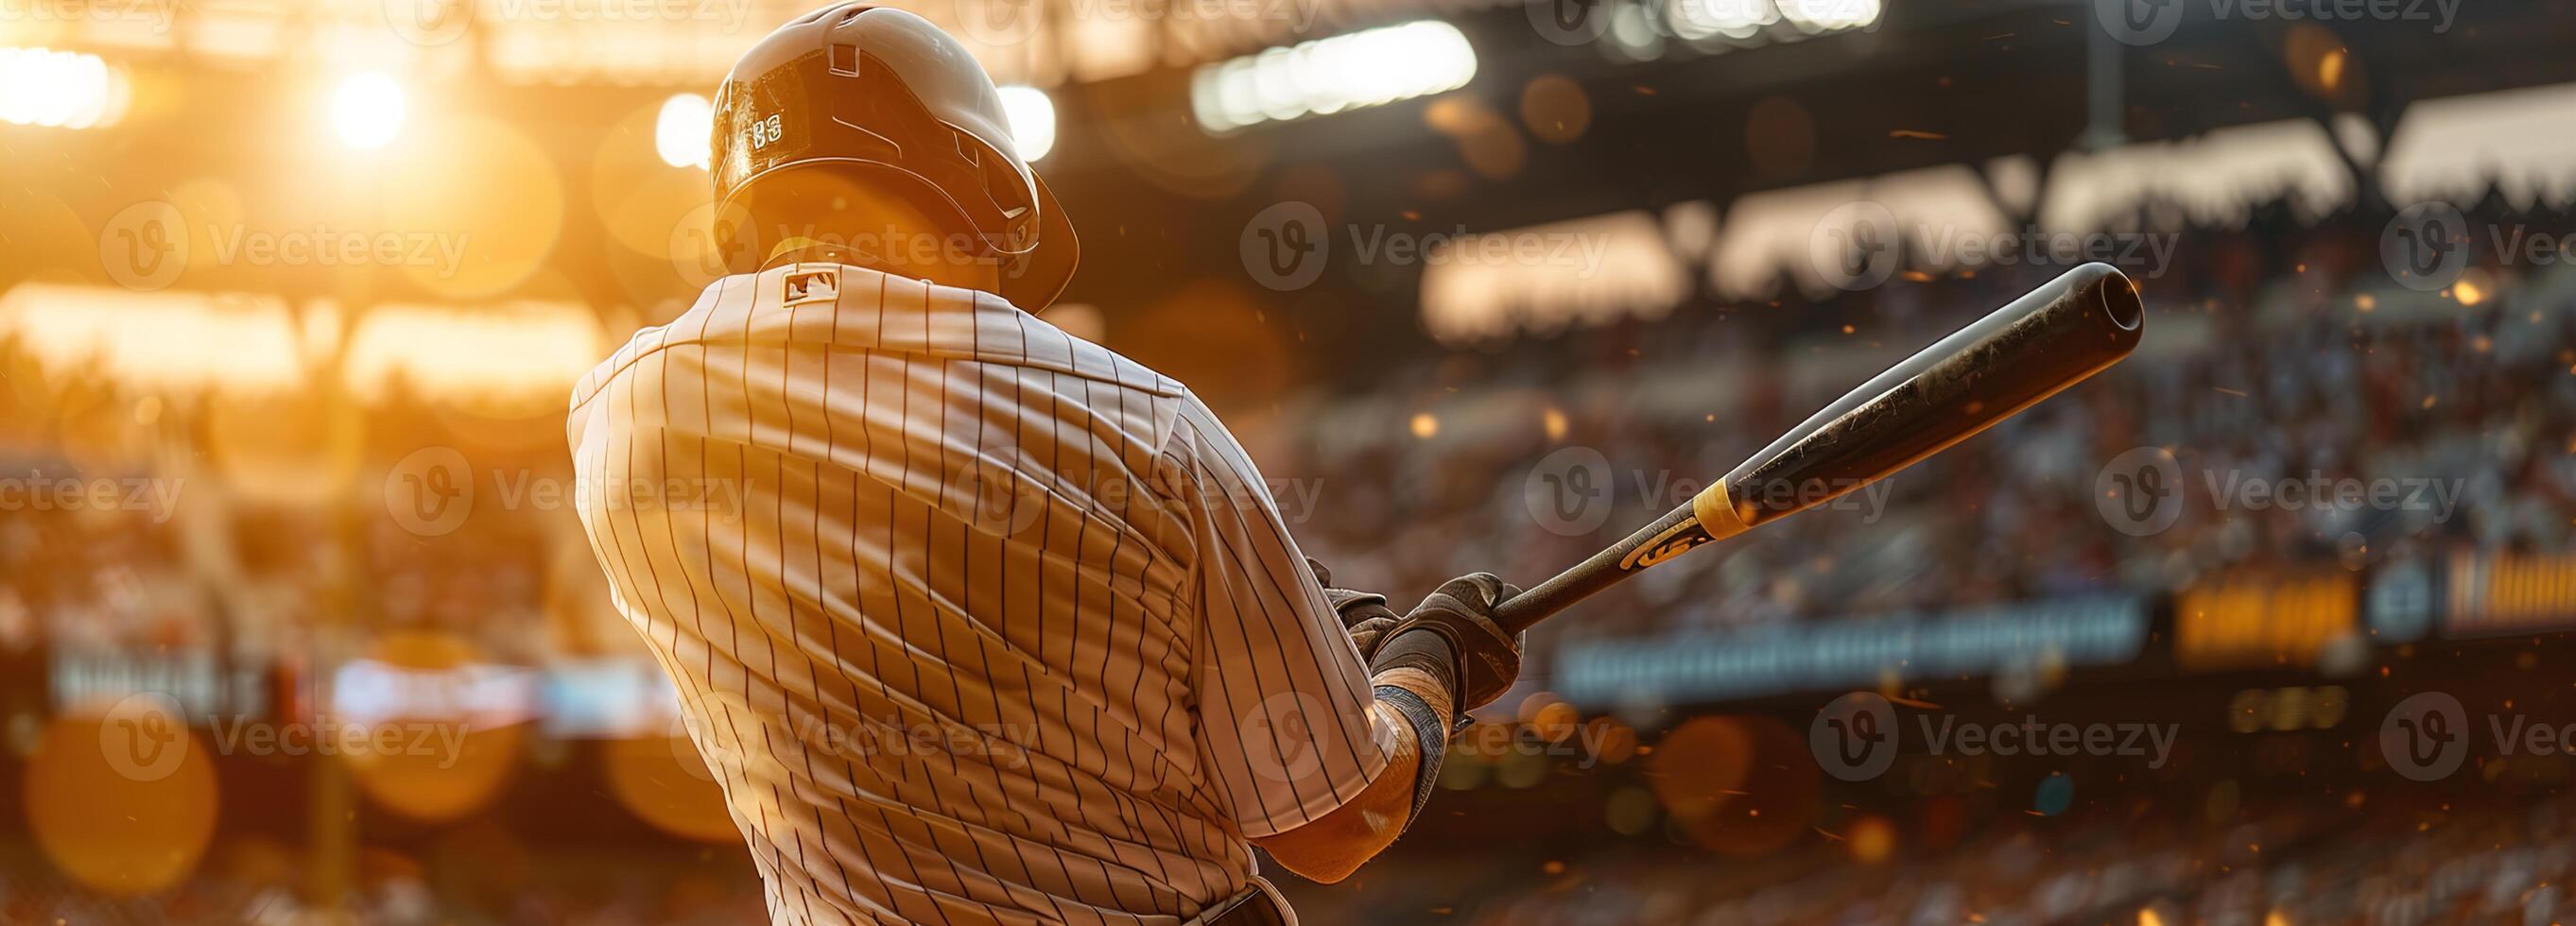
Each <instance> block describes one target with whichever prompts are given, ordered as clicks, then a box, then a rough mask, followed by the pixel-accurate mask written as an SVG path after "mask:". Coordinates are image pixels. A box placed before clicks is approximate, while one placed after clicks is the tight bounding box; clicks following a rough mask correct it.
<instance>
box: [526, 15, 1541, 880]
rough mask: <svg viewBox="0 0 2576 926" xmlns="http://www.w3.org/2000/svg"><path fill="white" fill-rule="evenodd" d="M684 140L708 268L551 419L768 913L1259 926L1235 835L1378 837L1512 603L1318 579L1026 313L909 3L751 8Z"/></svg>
mask: <svg viewBox="0 0 2576 926" xmlns="http://www.w3.org/2000/svg"><path fill="white" fill-rule="evenodd" d="M714 141H715V153H716V157H715V160H714V164H713V168H712V169H713V173H714V177H715V196H716V200H717V204H718V220H717V227H716V240H717V242H718V244H719V246H720V249H721V251H722V253H723V254H724V256H725V259H726V261H727V262H728V263H729V264H730V269H731V270H732V271H733V272H734V274H735V275H733V276H728V277H725V278H723V279H722V280H719V281H717V282H716V283H715V284H714V285H712V286H709V287H708V288H707V289H706V291H705V292H704V293H703V294H702V295H701V296H700V297H699V299H698V301H697V304H696V305H695V306H694V307H692V308H691V309H689V310H688V312H687V313H685V314H683V315H681V316H680V317H679V318H678V319H676V320H674V321H672V322H671V323H670V324H667V325H663V326H661V327H658V328H651V329H647V330H644V331H642V332H640V333H638V334H637V335H636V336H635V338H634V339H633V340H632V341H630V342H629V343H627V344H626V345H625V346H624V347H622V348H620V349H619V350H618V351H617V352H616V354H615V355H614V356H611V357H610V358H608V360H607V361H606V362H604V363H602V364H601V365H600V366H599V368H598V369H596V370H594V371H592V372H591V373H590V374H589V375H588V376H586V377H584V378H583V379H582V381H581V383H580V384H579V386H578V387H576V389H575V391H574V394H573V397H572V410H571V417H570V421H569V423H568V430H569V436H570V439H571V444H572V452H573V455H574V457H575V460H576V463H577V467H578V472H579V474H580V476H581V481H582V485H583V486H584V491H583V492H581V493H580V499H579V511H580V513H581V517H582V523H583V525H584V527H585V529H586V530H587V531H588V534H589V537H590V540H591V545H592V549H593V551H594V552H595V553H596V554H597V555H598V557H599V561H600V565H601V567H602V568H603V569H604V570H605V571H606V573H607V576H608V578H609V581H610V586H611V588H612V589H613V593H614V596H615V602H616V605H617V607H618V609H619V610H620V611H621V612H622V613H623V614H625V615H626V617H627V618H628V619H629V620H630V621H631V622H632V623H633V624H634V626H635V629H636V630H637V632H638V633H640V634H641V635H642V636H643V638H644V640H645V641H646V642H647V644H648V645H649V648H650V649H651V651H652V652H653V654H654V656H655V658H656V659H657V660H659V661H660V663H661V664H662V667H663V669H664V670H666V671H667V672H669V673H670V676H671V679H672V680H673V682H674V683H676V685H677V688H678V690H679V692H680V694H681V700H682V714H683V716H684V718H685V720H686V721H687V724H688V729H689V733H690V736H691V738H692V739H693V740H694V741H695V743H696V745H697V748H698V749H699V750H700V752H702V753H703V754H704V755H705V757H706V760H707V765H708V767H709V769H710V770H712V771H713V772H714V773H715V776H716V778H717V780H718V781H719V782H720V783H721V784H722V785H723V788H724V794H725V799H726V802H727V804H728V807H729V809H730V811H731V813H732V815H733V818H734V821H735V823H736V824H737V825H738V826H739V827H740V828H741V830H742V834H743V837H744V839H745V840H746V841H747V842H748V843H749V845H750V847H751V850H752V854H753V857H754V858H755V860H756V861H757V862H758V866H759V868H760V872H761V875H762V878H763V880H764V881H765V882H766V888H767V890H766V896H767V904H768V911H769V916H770V918H771V919H772V920H773V921H774V922H778V923H800V924H801V923H825V924H839V923H937V924H950V926H966V924H980V923H1151V924H1179V923H1216V924H1272V923H1293V922H1294V921H1295V918H1294V916H1293V914H1291V913H1290V911H1289V910H1288V909H1287V907H1286V905H1285V904H1284V903H1283V902H1282V901H1281V900H1280V898H1279V896H1278V894H1277V892H1276V891H1275V890H1273V889H1272V888H1271V887H1270V886H1269V885H1268V884H1267V883H1266V882H1264V881H1263V880H1262V879H1261V878H1259V877H1257V876H1256V874H1255V872H1254V863H1253V855H1252V846H1254V845H1259V846H1262V847H1264V848H1265V849H1267V850H1268V851H1269V852H1270V854H1271V856H1272V857H1273V858H1274V859H1276V860H1277V861H1278V862H1279V864H1281V865H1283V866H1285V867H1286V868H1288V869H1289V870H1291V871H1294V872H1297V873H1299V874H1302V875H1305V876H1307V877H1310V878H1313V879H1316V880H1319V881H1327V882H1329V881H1336V880H1339V879H1341V878H1342V877H1345V876H1347V875H1348V874H1349V873H1350V872H1351V871H1352V870H1353V869H1354V868H1356V867H1357V866H1359V865H1360V864H1361V863H1362V862H1364V861H1366V860H1367V859H1368V858H1369V857H1370V856H1372V855H1374V854H1376V853H1377V852H1378V851H1380V850H1381V849H1384V848H1385V847H1386V846H1387V844H1388V843H1389V842H1391V841H1392V840H1394V839H1395V837H1396V836H1397V835H1398V834H1399V833H1401V832H1402V831H1403V829H1404V827H1405V825H1406V823H1407V822H1408V821H1410V820H1411V819H1412V818H1413V817H1415V816H1416V815H1418V813H1419V811H1420V808H1421V806H1422V802H1423V800H1424V798H1425V797H1426V796H1427V795H1428V794H1429V792H1430V789H1431V786H1432V782H1433V780H1434V779H1435V777H1436V772H1437V770H1438V767H1439V763H1440V756H1441V749H1442V744H1443V742H1444V740H1445V733H1446V731H1447V730H1448V729H1449V727H1450V725H1451V722H1452V719H1453V718H1454V717H1456V716H1458V715H1459V714H1460V713H1461V712H1463V711H1465V710H1468V709H1471V708H1473V707H1476V706H1478V705H1481V704H1483V703H1485V702H1487V701H1490V700H1492V699H1493V698H1494V697H1496V696H1497V695H1498V694H1500V693H1501V692H1502V691H1503V690H1504V689H1505V688H1507V687H1509V686H1510V684H1511V682H1512V680H1513V677H1514V675H1515V674H1516V673H1517V672H1518V669H1519V664H1520V653H1519V644H1518V641H1517V640H1516V639H1515V638H1514V637H1513V636H1512V635H1510V634H1506V633H1504V632H1503V631H1501V630H1500V629H1499V628H1497V627H1496V626H1495V624H1494V623H1493V622H1492V621H1491V620H1490V619H1489V616H1488V615H1489V612H1490V611H1491V610H1492V608H1493V607H1494V605H1495V604H1496V603H1498V602H1499V601H1500V600H1502V599H1503V598H1505V597H1507V596H1508V595H1510V594H1512V593H1513V591H1514V590H1513V589H1510V588H1509V587H1507V586H1504V585H1503V584H1502V583H1501V582H1499V581H1497V580H1496V579H1495V578H1494V577H1492V576H1490V575H1483V574H1478V575H1473V576H1468V577H1464V578H1461V579H1456V580H1453V581H1451V582H1449V583H1447V584H1445V585H1443V586H1442V587H1441V588H1440V589H1438V590H1437V591H1435V592H1433V593H1432V594H1431V595H1429V596H1427V597H1425V598H1424V599H1423V601H1422V603H1421V604H1420V605H1419V606H1418V607H1416V608H1414V609H1413V610H1412V611H1411V612H1410V613H1409V614H1405V615H1401V616H1399V615H1397V614H1396V613H1395V612H1393V611H1392V610H1390V609H1389V608H1388V607H1387V606H1386V604H1385V599H1384V598H1383V597H1382V596H1378V595H1369V594H1362V593H1357V592H1350V591H1344V590H1337V589H1328V588H1326V587H1325V585H1326V583H1327V582H1328V581H1329V579H1328V577H1327V576H1326V575H1325V574H1324V572H1323V570H1322V569H1320V568H1318V567H1315V566H1313V565H1312V564H1310V562H1309V561H1308V560H1306V559H1305V558H1304V557H1303V556H1302V555H1301V554H1300V553H1299V552H1298V548H1297V544H1296V542H1295V541H1294V540H1292V539H1291V538H1290V537H1289V536H1288V532H1287V530H1286V529H1285V528H1284V527H1283V526H1282V525H1281V522H1280V518H1279V514H1278V511H1277V509H1276V506H1275V505H1274V503H1273V501H1272V499H1271V498H1270V496H1269V494H1268V492H1267V490H1266V489H1265V488H1264V483H1263V481H1262V478H1261V475H1260V472H1259V470H1258V469H1257V468H1255V467H1254V466H1253V463H1252V460H1251V459H1250V458H1249V457H1248V456H1247V455H1246V454H1245V453H1244V450H1243V448H1242V447H1240V446H1239V445H1237V443H1236V442H1235V440H1234V438H1233V437H1232V436H1231V435H1229V434H1227V433H1226V430H1225V428H1224V427H1223V426H1222V425H1220V424H1219V423H1218V422H1217V420H1216V418H1215V417H1214V416H1213V415H1212V414H1210V413H1209V411H1208V409H1207V408H1206V406H1204V405H1202V404H1201V403H1200V402H1199V400H1198V399H1197V398H1196V397H1194V396H1193V395H1191V393H1190V391H1189V390H1188V389H1187V388H1186V387H1185V386H1183V385H1182V384H1181V383H1178V382H1175V381H1173V380H1172V379H1170V378H1169V377H1165V376H1163V375H1161V374H1158V373H1156V372H1154V371H1153V370H1150V369H1147V368H1145V367H1144V366H1142V365H1139V364H1137V363H1135V362H1134V361H1131V360H1128V359H1127V358H1125V357H1121V356H1119V355H1117V354H1115V353H1112V352H1110V351H1109V350H1107V349H1104V348H1102V347H1100V346H1098V345H1095V344H1091V343H1088V342H1085V341H1083V340H1081V339H1078V338H1075V337H1072V336H1070V335H1068V334H1066V333H1065V332H1063V331H1060V330H1058V329H1056V328H1055V327H1054V326H1052V325H1049V324H1048V323H1047V322H1045V321H1044V320H1041V319H1040V318H1038V317H1037V316H1036V315H1035V314H1033V313H1035V312H1036V311H1037V310H1039V309H1041V308H1043V307H1044V306H1045V305H1046V304H1047V303H1048V302H1049V301H1051V300H1053V299H1054V298H1055V296H1056V294H1057V293H1058V292H1059V291H1060V290H1061V289H1062V288H1063V286H1064V284H1065V281H1066V279H1067V278H1068V277H1069V276H1070V275H1071V273H1072V270H1073V266H1074V262H1075V255H1076V245H1075V242H1074V237H1073V230H1072V227H1071V226H1070V224H1068V223H1067V221H1066V219H1065V216H1064V213H1063V210H1062V209H1061V208H1060V207H1059V206H1058V205H1057V204H1056V201H1055V199H1054V197H1053V195H1052V194H1050V193H1049V192H1048V190H1047V187H1046V185H1045V184H1044V183H1042V182H1040V181H1039V180H1038V178H1037V177H1036V176H1035V175H1034V174H1032V173H1031V172H1030V170H1029V167H1028V165H1027V164H1026V163H1025V162H1024V161H1023V160H1022V159H1021V158H1020V157H1019V156H1018V155H1017V154H1016V153H1015V148H1014V146H1013V143H1012V139H1011V136H1010V134H1009V133H1008V132H1007V131H1006V130H1005V121H1004V116H1003V110H1002V107H1001V104H1000V101H999V97H998V94H997V93H996V92H995V90H994V87H993V84H992V81H991V79H990V78H989V77H987V76H986V75H985V73H984V71H983V69H982V68H981V67H980V66H979V65H977V64H976V63H975V61H974V60H973V59H972V58H970V57H969V56H968V55H967V53H966V50H965V49H964V48H963V47H961V46H960V45H959V44H958V43H957V42H956V41H955V40H953V39H951V38H950V37H948V36H947V35H945V34H943V33H941V32H940V31H939V30H938V29H937V28H936V27H934V26H932V25H931V24H930V23H929V22H927V21H925V20H923V19H921V18H919V17H917V16H913V15H911V14H909V13H905V12H902V11H899V10H894V9H880V8H871V7H869V6H867V5H866V4H864V3H844V4H840V5H836V6H832V7H829V8H826V9H823V10H821V11H818V12H815V13H812V14H810V15H807V16H804V17H802V18H800V19H797V20H796V21H794V22H792V23H789V24H787V25H786V26H784V27H782V28H781V29H779V30H778V31H777V32H776V33H774V34H772V35H770V36H769V37H768V38H766V39H764V40H763V41H762V42H760V43H759V45H758V46H756V47H755V48H753V49H752V50H751V51H750V52H749V53H748V54H747V55H746V56H745V57H744V59H743V60H742V61H741V62H740V63H739V64H738V65H737V66H736V67H735V68H734V70H733V72H732V74H730V75H729V76H727V78H726V79H725V81H724V84H723V86H722V88H721V89H720V90H719V93H718V96H717V101H716V126H715V137H714ZM718 486H723V487H724V488H723V489H722V490H718V489H717V488H716V487H718ZM733 499H739V500H740V501H739V503H733V502H732V501H731V500H733Z"/></svg>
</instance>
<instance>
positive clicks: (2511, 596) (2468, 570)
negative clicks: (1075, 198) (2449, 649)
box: [2442, 551, 2576, 637]
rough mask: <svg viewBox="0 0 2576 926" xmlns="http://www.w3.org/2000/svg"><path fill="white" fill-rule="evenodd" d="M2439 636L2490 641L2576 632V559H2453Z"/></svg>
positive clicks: (2479, 555) (2472, 555)
mask: <svg viewBox="0 0 2576 926" xmlns="http://www.w3.org/2000/svg"><path fill="white" fill-rule="evenodd" d="M2449 592H2450V607H2449V608H2448V609H2447V610H2446V612H2445V613H2444V615H2443V624H2442V634H2443V635H2444V636H2449V637H2491V636H2500V635H2506V634H2516V633H2526V632H2531V631H2541V630H2565V629H2567V628H2569V627H2571V626H2576V554H2563V553H2562V554H2551V555H2546V556H2516V555H2510V554H2501V553H2484V552H2468V551H2464V552H2461V553H2458V554H2455V555H2453V556H2452V557H2451V574H2450V583H2449Z"/></svg>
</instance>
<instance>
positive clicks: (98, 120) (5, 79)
mask: <svg viewBox="0 0 2576 926" xmlns="http://www.w3.org/2000/svg"><path fill="white" fill-rule="evenodd" d="M131 92H132V91H131V90H130V89H129V87H128V85H127V83H126V80H125V72H124V71H123V70H122V69H120V68H115V67H110V66H109V65H108V63H107V62H106V61H104V60H101V59H100V58H99V56H97V55H91V54H83V53H80V52H70V51H56V50H53V49H49V48H0V122H7V123H10V124H12V125H34V126H44V127H48V128H65V129H87V128H98V127H102V126H108V125H114V124H115V123H116V122H117V120H119V119H122V118H124V115H125V104H126V102H127V100H128V99H129V97H130V94H131Z"/></svg>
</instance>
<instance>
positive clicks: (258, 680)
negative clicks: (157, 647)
mask: <svg viewBox="0 0 2576 926" xmlns="http://www.w3.org/2000/svg"><path fill="white" fill-rule="evenodd" d="M46 683H47V686H48V687H49V688H50V693H51V695H52V698H53V705H54V709H55V710H56V711H71V710H76V709H78V710H86V709H100V710H104V709H107V708H108V707H110V706H112V705H114V704H116V703H117V702H118V701H122V700H124V699H126V698H128V697H131V696H134V695H138V694H160V695H167V696H169V697H170V698H171V699H172V700H174V701H177V702H179V704H180V706H181V707H183V708H185V709H186V710H187V712H188V716H189V717H190V718H191V719H195V720H206V719H209V718H216V717H230V718H241V717H258V716H264V715H266V714H267V712H268V707H269V690H268V676H267V673H266V671H265V670H264V669H261V668H246V667H241V666H234V665H227V664H225V663H224V662H223V661H222V660H219V659H217V658H215V654H213V653H211V652H181V653H168V654H153V655H133V654H129V653H123V652H114V651H107V650H69V651H58V652H56V653H55V654H54V657H53V667H52V671H51V672H49V673H47V678H46Z"/></svg>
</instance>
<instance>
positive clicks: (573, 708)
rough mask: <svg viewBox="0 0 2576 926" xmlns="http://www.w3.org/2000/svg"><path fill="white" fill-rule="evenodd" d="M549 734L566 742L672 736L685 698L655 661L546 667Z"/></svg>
mask: <svg viewBox="0 0 2576 926" xmlns="http://www.w3.org/2000/svg"><path fill="white" fill-rule="evenodd" d="M543 695H544V699H545V708H546V709H545V731H546V735H548V736H555V737H563V738H567V739H570V738H609V739H618V738H626V737H639V736H671V735H677V734H678V733H679V732H680V730H681V726H680V695H679V692H678V690H677V689H674V688H672V687H671V677H670V676H669V675H665V674H663V672H662V667H661V666H660V665H657V664H655V663H654V662H653V661H652V660H650V659H590V660H582V661H578V662H566V663H562V664H558V665H553V666H549V667H547V668H546V676H545V689H544V692H543Z"/></svg>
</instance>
